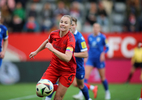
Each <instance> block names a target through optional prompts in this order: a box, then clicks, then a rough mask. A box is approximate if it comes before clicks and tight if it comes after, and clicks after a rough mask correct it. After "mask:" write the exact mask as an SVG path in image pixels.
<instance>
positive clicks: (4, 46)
mask: <svg viewBox="0 0 142 100" xmlns="http://www.w3.org/2000/svg"><path fill="white" fill-rule="evenodd" d="M7 46H8V39H4V40H3V50H2V52H1V53H0V58H2V59H3V58H4V55H5V52H6V49H7Z"/></svg>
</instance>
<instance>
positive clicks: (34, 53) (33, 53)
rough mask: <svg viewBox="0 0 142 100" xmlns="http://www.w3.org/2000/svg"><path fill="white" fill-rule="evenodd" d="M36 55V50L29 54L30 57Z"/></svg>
mask: <svg viewBox="0 0 142 100" xmlns="http://www.w3.org/2000/svg"><path fill="white" fill-rule="evenodd" d="M35 55H37V53H36V51H34V52H31V53H30V55H29V57H30V58H34V56H35Z"/></svg>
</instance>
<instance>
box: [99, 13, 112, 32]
mask: <svg viewBox="0 0 142 100" xmlns="http://www.w3.org/2000/svg"><path fill="white" fill-rule="evenodd" d="M97 23H99V24H100V25H101V26H102V32H108V31H109V30H108V29H109V27H108V26H109V20H108V18H107V17H106V16H105V15H104V13H100V15H99V16H98V17H97Z"/></svg>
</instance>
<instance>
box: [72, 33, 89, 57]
mask: <svg viewBox="0 0 142 100" xmlns="http://www.w3.org/2000/svg"><path fill="white" fill-rule="evenodd" d="M76 44H77V45H78V47H79V49H80V51H81V52H74V56H75V57H78V58H87V57H88V52H87V45H86V42H85V39H84V37H83V36H81V37H80V39H78V42H76Z"/></svg>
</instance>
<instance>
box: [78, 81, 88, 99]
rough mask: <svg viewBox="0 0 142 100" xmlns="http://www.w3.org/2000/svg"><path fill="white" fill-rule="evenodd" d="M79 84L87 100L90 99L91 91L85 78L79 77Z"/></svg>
mask: <svg viewBox="0 0 142 100" xmlns="http://www.w3.org/2000/svg"><path fill="white" fill-rule="evenodd" d="M77 85H78V88H79V89H80V90H81V91H82V93H83V95H84V97H85V100H89V99H90V97H89V92H88V88H87V86H86V85H84V79H77Z"/></svg>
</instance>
